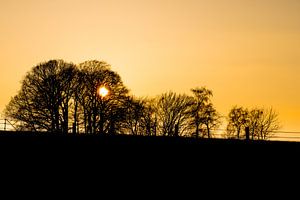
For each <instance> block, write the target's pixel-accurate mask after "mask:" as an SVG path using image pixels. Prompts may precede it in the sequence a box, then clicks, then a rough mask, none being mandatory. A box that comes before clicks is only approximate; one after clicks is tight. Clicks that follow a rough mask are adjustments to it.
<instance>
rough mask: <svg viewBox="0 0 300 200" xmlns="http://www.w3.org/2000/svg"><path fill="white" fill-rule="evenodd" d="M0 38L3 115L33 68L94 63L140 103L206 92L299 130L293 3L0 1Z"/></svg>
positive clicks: (299, 30)
mask: <svg viewBox="0 0 300 200" xmlns="http://www.w3.org/2000/svg"><path fill="white" fill-rule="evenodd" d="M0 35H1V37H0V44H1V45H0V67H1V73H0V74H1V75H0V84H1V97H0V110H1V111H2V110H3V109H4V107H5V105H6V104H7V103H8V102H9V100H10V98H11V97H12V96H13V95H15V94H16V93H17V91H18V90H19V89H20V86H21V83H20V81H21V80H22V79H23V77H24V76H25V75H26V72H28V71H30V69H31V68H32V67H33V66H35V65H36V64H38V63H40V62H42V61H48V60H50V59H64V60H65V61H67V62H73V63H80V62H83V61H86V60H90V59H97V60H104V61H106V62H108V63H109V64H111V65H112V69H113V70H114V71H117V72H118V73H119V74H120V75H121V77H122V80H123V82H124V83H125V85H126V86H127V87H128V88H129V89H130V90H131V93H132V94H134V95H136V96H156V95H159V94H161V93H163V92H166V91H170V90H173V91H175V92H178V93H187V94H190V89H191V88H194V87H197V86H199V87H201V86H206V87H207V88H209V89H211V90H212V91H213V93H214V97H213V103H214V105H215V106H216V108H217V110H218V111H219V112H220V113H221V114H222V115H227V114H228V112H229V110H230V108H231V107H232V106H234V105H241V106H246V107H249V108H251V107H261V106H265V107H271V106H272V107H273V108H274V109H275V110H277V111H278V113H279V117H280V121H281V124H282V126H283V127H282V129H283V130H287V131H300V123H299V122H300V93H299V88H300V1H299V0H142V1H141V0H22V1H20V0H0Z"/></svg>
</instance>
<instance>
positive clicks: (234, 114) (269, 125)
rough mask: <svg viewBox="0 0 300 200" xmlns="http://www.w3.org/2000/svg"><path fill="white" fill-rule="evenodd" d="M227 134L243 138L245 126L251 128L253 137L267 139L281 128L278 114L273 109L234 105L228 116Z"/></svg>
mask: <svg viewBox="0 0 300 200" xmlns="http://www.w3.org/2000/svg"><path fill="white" fill-rule="evenodd" d="M228 120H229V122H228V125H227V136H228V137H236V138H238V139H240V138H243V137H244V135H242V134H243V133H245V128H246V127H248V128H249V132H250V135H251V139H252V140H254V139H258V140H266V139H268V138H269V137H271V136H272V133H273V132H274V131H276V130H278V129H279V128H280V125H279V121H278V114H277V113H276V112H275V111H274V110H273V109H272V108H270V109H265V108H262V109H258V108H255V109H252V110H248V109H245V108H243V107H237V106H236V107H234V108H233V109H232V110H231V111H230V113H229V117H228Z"/></svg>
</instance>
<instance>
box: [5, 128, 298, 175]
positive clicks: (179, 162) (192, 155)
mask: <svg viewBox="0 0 300 200" xmlns="http://www.w3.org/2000/svg"><path fill="white" fill-rule="evenodd" d="M299 157H300V143H296V142H271V141H244V140H222V139H198V140H197V139H192V138H172V137H139V136H125V135H117V136H108V135H98V136H72V135H68V136H63V135H59V134H45V133H28V132H27V133H24V132H0V159H1V161H2V162H1V165H2V166H5V165H6V164H8V166H9V168H11V166H12V167H14V168H16V170H18V169H21V168H24V167H25V168H26V169H28V168H30V169H43V168H44V167H47V168H49V166H51V169H56V170H57V169H59V170H60V169H63V170H70V169H76V170H81V168H82V167H81V166H83V167H84V169H85V172H88V171H86V170H88V169H90V168H96V169H97V171H98V169H102V171H101V174H103V173H104V174H105V171H106V170H108V171H111V169H113V170H116V171H119V172H120V173H121V172H122V174H123V173H125V174H126V172H124V169H127V170H128V169H129V170H131V171H138V170H140V171H145V170H148V171H151V170H158V171H162V172H163V171H175V172H176V171H181V172H182V171H184V173H191V174H194V173H195V174H197V173H198V172H199V170H200V171H201V170H202V173H204V172H203V170H204V171H205V170H206V169H209V170H213V171H214V172H219V173H227V172H226V170H229V171H237V170H238V171H239V173H241V174H243V173H245V170H246V168H248V170H258V171H261V172H263V173H265V172H268V171H269V170H270V169H276V170H277V171H282V168H280V167H279V166H280V165H284V166H288V167H290V166H292V167H296V166H298V164H297V163H299V162H298V160H299V159H298V158H299ZM10 163H13V164H10ZM33 163H34V164H33ZM249 166H251V167H249ZM32 167H33V168H32ZM129 175H130V174H129Z"/></svg>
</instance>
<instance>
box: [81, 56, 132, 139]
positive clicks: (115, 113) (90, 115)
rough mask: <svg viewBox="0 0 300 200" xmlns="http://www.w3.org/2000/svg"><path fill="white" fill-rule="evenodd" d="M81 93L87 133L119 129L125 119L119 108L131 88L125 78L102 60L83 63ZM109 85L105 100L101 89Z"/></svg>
mask: <svg viewBox="0 0 300 200" xmlns="http://www.w3.org/2000/svg"><path fill="white" fill-rule="evenodd" d="M79 70H80V71H79V80H80V90H79V91H78V92H79V93H78V100H79V102H80V106H81V107H82V110H83V121H84V130H85V133H89V134H96V133H100V134H101V133H109V132H111V131H113V130H115V129H116V126H117V125H118V123H119V121H120V120H122V119H123V116H122V115H123V114H124V113H123V112H121V111H120V110H119V109H120V108H122V104H123V103H124V101H125V100H126V97H127V94H128V89H127V88H126V87H125V86H124V85H123V82H122V80H121V77H120V76H119V75H118V74H117V73H116V72H114V71H112V70H111V67H110V65H108V64H107V63H106V62H101V61H95V60H94V61H87V62H84V63H81V64H79ZM101 86H105V87H107V88H108V90H109V95H108V96H107V97H101V96H100V95H99V93H98V90H99V88H100V87H101Z"/></svg>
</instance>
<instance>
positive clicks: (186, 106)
mask: <svg viewBox="0 0 300 200" xmlns="http://www.w3.org/2000/svg"><path fill="white" fill-rule="evenodd" d="M192 104H193V99H192V98H191V97H189V96H187V95H180V94H179V95H178V94H176V93H174V92H169V93H165V94H163V95H161V96H160V97H159V98H158V102H157V115H158V119H159V120H158V121H159V129H160V133H161V134H162V135H164V136H184V135H188V134H189V133H190V131H189V120H190V114H189V113H190V109H191V106H192Z"/></svg>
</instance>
